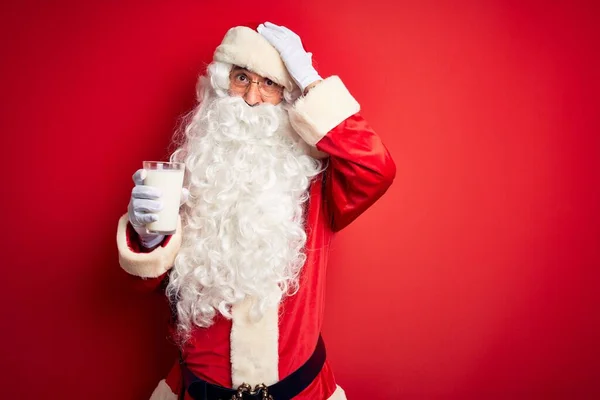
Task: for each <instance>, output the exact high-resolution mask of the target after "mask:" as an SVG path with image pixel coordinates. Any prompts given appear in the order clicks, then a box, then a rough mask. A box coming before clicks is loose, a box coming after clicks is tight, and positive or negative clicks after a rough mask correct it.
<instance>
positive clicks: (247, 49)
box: [213, 26, 298, 92]
mask: <svg viewBox="0 0 600 400" xmlns="http://www.w3.org/2000/svg"><path fill="white" fill-rule="evenodd" d="M213 58H214V60H215V61H221V62H226V63H229V64H234V65H237V66H238V67H242V68H246V69H248V70H250V71H252V72H255V73H257V74H259V75H261V76H264V77H266V78H269V79H271V80H272V81H273V82H275V83H277V84H279V85H281V86H283V87H284V88H286V89H287V90H289V91H290V92H291V91H293V90H294V89H296V88H297V87H298V86H297V85H296V83H295V82H294V80H293V79H292V77H291V76H290V74H289V73H288V71H287V69H286V68H285V65H284V63H283V61H282V60H281V57H280V56H279V52H278V51H277V50H276V49H275V47H273V46H272V45H271V44H270V43H269V42H268V41H267V39H265V38H264V37H263V36H262V35H261V34H260V33H258V32H256V31H255V30H254V29H251V28H248V27H246V26H236V27H234V28H231V29H229V31H227V34H225V37H224V38H223V42H221V44H220V45H219V47H217V49H216V50H215V54H214V57H213Z"/></svg>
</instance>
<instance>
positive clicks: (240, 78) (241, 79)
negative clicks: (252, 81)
mask: <svg viewBox="0 0 600 400" xmlns="http://www.w3.org/2000/svg"><path fill="white" fill-rule="evenodd" d="M236 79H237V80H238V81H240V82H246V81H247V80H248V77H246V75H244V74H239V75H238V76H237V77H236Z"/></svg>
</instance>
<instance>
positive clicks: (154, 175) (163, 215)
mask: <svg viewBox="0 0 600 400" xmlns="http://www.w3.org/2000/svg"><path fill="white" fill-rule="evenodd" d="M183 173H184V170H183V169H146V179H144V185H148V186H154V187H156V188H158V189H160V191H161V192H162V196H161V198H160V200H161V201H162V203H163V209H162V210H161V211H159V212H158V221H156V222H152V223H150V224H148V225H146V229H148V231H149V232H151V233H160V234H163V235H172V234H174V233H175V231H176V230H177V220H178V216H179V202H180V200H181V199H180V198H181V188H182V186H183Z"/></svg>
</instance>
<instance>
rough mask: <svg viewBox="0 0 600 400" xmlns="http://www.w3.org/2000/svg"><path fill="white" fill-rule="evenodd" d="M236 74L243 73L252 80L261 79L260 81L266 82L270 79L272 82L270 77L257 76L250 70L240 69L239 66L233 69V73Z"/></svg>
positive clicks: (234, 66)
mask: <svg viewBox="0 0 600 400" xmlns="http://www.w3.org/2000/svg"><path fill="white" fill-rule="evenodd" d="M235 72H243V73H244V74H246V75H247V76H248V77H249V78H252V79H260V80H265V79H269V80H272V79H271V78H269V77H268V76H262V75H260V74H257V73H256V72H254V71H252V70H251V69H249V68H245V67H240V66H239V65H233V66H232V67H231V73H232V74H233V73H235Z"/></svg>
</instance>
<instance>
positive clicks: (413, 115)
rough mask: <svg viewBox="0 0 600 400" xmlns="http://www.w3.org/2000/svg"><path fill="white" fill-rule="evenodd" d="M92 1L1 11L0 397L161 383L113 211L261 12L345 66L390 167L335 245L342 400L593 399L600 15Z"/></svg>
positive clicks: (334, 352) (86, 394)
mask: <svg viewBox="0 0 600 400" xmlns="http://www.w3.org/2000/svg"><path fill="white" fill-rule="evenodd" d="M97 3H98V4H90V3H87V2H83V1H54V2H41V1H38V2H33V1H19V2H17V1H12V2H6V1H5V2H2V5H1V6H0V7H1V9H0V41H1V58H2V60H1V61H0V93H1V96H2V97H1V100H0V101H1V107H0V116H1V118H0V132H1V134H2V143H3V146H2V149H3V150H4V157H5V161H7V165H9V166H10V168H9V169H5V170H4V173H3V175H2V176H3V179H4V182H5V183H4V184H3V187H4V190H3V193H4V195H2V196H1V198H2V210H3V212H4V214H5V216H6V222H7V223H6V224H5V225H4V228H3V229H2V231H3V233H2V248H3V250H2V252H3V254H5V255H6V254H7V255H8V257H6V256H5V258H4V260H3V263H2V266H3V273H4V275H3V290H2V291H1V292H0V293H1V296H2V297H1V299H0V300H1V301H0V302H1V304H2V306H3V309H2V319H3V321H4V322H3V325H2V330H1V338H2V345H1V349H2V354H1V357H0V367H1V368H2V371H1V381H2V389H1V391H2V393H3V394H2V396H1V397H2V398H6V399H14V398H19V399H33V398H61V399H62V398H65V399H66V398H68V399H75V398H86V399H115V400H116V399H143V398H147V397H148V396H149V394H150V393H151V391H152V389H153V387H154V385H155V384H156V382H157V381H158V379H159V378H161V377H162V376H163V375H164V374H165V372H166V371H167V369H168V368H169V365H170V362H171V360H172V357H173V351H172V348H169V347H168V345H167V343H166V340H165V333H166V331H165V320H166V314H165V312H164V311H165V310H164V307H162V303H161V299H160V298H159V296H144V295H140V294H139V293H134V292H132V291H131V290H130V287H129V285H128V283H127V280H126V278H127V277H126V276H125V275H124V273H123V272H122V271H120V269H119V266H118V263H117V252H116V246H115V229H116V223H117V219H118V217H119V216H120V215H121V214H122V213H124V212H125V209H126V206H127V202H128V199H129V194H130V190H131V187H132V181H131V178H130V177H131V174H132V173H133V172H134V171H135V170H136V169H137V168H139V167H140V165H141V161H142V160H144V159H158V158H163V159H164V158H165V157H166V156H167V151H166V149H167V146H168V144H169V139H170V135H171V132H173V130H174V129H175V127H176V125H177V123H178V121H179V118H180V117H181V116H182V115H183V114H184V113H186V112H187V111H189V110H190V109H191V108H192V107H193V104H194V85H195V81H196V78H197V75H198V74H199V73H201V72H203V70H204V66H205V65H206V64H207V63H208V62H210V60H211V54H212V52H213V50H214V48H215V47H216V46H217V44H218V43H219V41H220V40H221V38H222V36H223V35H224V33H225V31H226V30H227V28H229V27H231V26H234V25H238V24H252V25H256V24H258V23H260V22H262V21H264V20H271V21H273V22H275V23H278V24H283V25H287V26H289V27H290V28H292V29H293V30H295V31H297V32H298V33H299V34H300V35H301V37H302V38H303V39H304V43H305V45H306V47H307V49H308V50H309V51H312V52H313V53H314V58H315V61H316V63H317V68H318V70H319V71H320V72H321V74H322V75H323V76H328V75H331V74H338V75H340V76H341V77H342V79H343V80H344V82H345V83H346V84H347V86H348V88H349V89H350V90H351V92H352V93H353V94H354V95H355V97H356V98H357V99H358V100H359V101H360V103H361V105H362V109H363V114H364V115H365V116H366V117H367V119H368V120H369V121H370V123H371V125H372V126H373V127H374V128H375V129H376V130H377V131H378V132H379V133H380V135H381V136H382V138H383V139H384V141H385V143H386V144H387V145H388V147H389V149H390V151H391V152H392V154H393V156H394V158H395V161H396V163H397V166H398V177H397V179H396V181H395V183H394V185H393V186H392V188H391V189H390V191H389V192H388V194H387V195H386V196H384V198H383V199H382V200H381V201H380V202H378V203H377V204H376V205H375V206H374V207H373V208H372V209H371V210H370V211H369V212H367V214H365V215H364V216H362V217H361V218H360V219H359V220H358V221H357V222H356V223H354V224H353V225H352V226H350V227H349V228H348V229H346V230H345V231H344V232H342V233H341V234H340V235H339V236H338V239H337V241H336V242H335V245H334V247H333V262H332V263H331V265H330V274H329V276H328V280H329V286H328V292H327V295H328V301H327V303H328V304H327V311H326V318H325V329H324V336H325V338H326V341H327V343H328V350H329V357H330V360H331V363H332V365H333V367H334V369H335V371H336V376H337V378H338V380H339V383H340V384H341V385H342V386H343V387H344V388H345V389H346V390H347V393H348V397H349V398H350V399H358V398H372V399H396V398H403V399H431V398H435V399H470V398H477V399H492V398H493V399H537V398H540V399H550V398H556V399H587V398H594V397H595V396H599V395H600V361H599V359H600V351H599V350H600V346H599V345H598V341H599V340H600V314H599V310H598V308H599V307H598V306H599V300H600V290H599V289H598V286H599V283H600V279H599V272H598V270H599V267H600V211H599V209H600V207H599V206H600V179H599V175H600V165H599V164H600V161H599V160H600V154H599V153H600V140H599V132H600V124H599V122H600V121H599V111H598V106H599V102H598V96H599V93H600V90H599V89H600V85H599V81H598V71H599V70H600V63H599V56H598V50H599V49H598V43H599V41H598V38H599V35H598V16H599V12H598V7H597V6H596V5H595V4H594V2H592V1H590V2H587V3H584V2H570V1H554V2H541V1H540V2H532V1H526V2H518V1H437V2H432V1H425V2H407V1H380V2H377V1H366V2H365V1H359V0H352V1H349V0H346V1H341V0H340V1H330V2H320V1H317V0H310V1H302V2H300V1H297V2H283V1H260V2H254V3H253V2H244V3H239V4H237V3H232V2H200V1H196V2H164V3H161V4H158V3H155V2H149V1H146V2H134V1H119V2H97ZM101 3H102V4H101ZM292 3H293V4H292ZM392 3H394V4H392ZM595 398H600V397H595Z"/></svg>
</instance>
